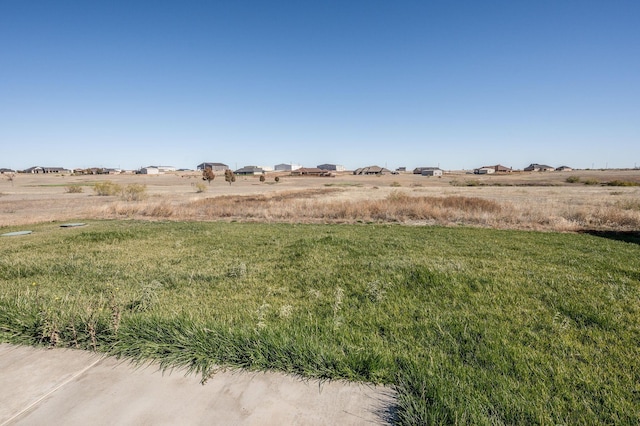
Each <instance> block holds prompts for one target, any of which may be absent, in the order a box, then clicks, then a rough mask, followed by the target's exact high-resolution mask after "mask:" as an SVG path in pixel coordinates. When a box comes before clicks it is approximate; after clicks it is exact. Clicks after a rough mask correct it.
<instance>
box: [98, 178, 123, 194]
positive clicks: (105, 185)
mask: <svg viewBox="0 0 640 426" xmlns="http://www.w3.org/2000/svg"><path fill="white" fill-rule="evenodd" d="M93 190H94V191H95V192H96V194H97V195H104V196H107V195H117V194H119V193H120V192H122V187H121V186H120V185H118V184H117V183H113V182H111V181H105V182H97V183H96V184H94V185H93Z"/></svg>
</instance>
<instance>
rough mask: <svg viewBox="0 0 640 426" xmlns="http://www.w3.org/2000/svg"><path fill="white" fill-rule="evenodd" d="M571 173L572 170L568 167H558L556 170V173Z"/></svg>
mask: <svg viewBox="0 0 640 426" xmlns="http://www.w3.org/2000/svg"><path fill="white" fill-rule="evenodd" d="M571 171H573V168H572V167H569V166H560V167H558V168H556V172H571Z"/></svg>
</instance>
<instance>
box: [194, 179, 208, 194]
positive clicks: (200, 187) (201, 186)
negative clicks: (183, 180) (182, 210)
mask: <svg viewBox="0 0 640 426" xmlns="http://www.w3.org/2000/svg"><path fill="white" fill-rule="evenodd" d="M195 187H196V192H197V193H198V194H200V193H202V192H205V191H206V190H207V185H205V184H204V183H202V182H198V183H196V184H195Z"/></svg>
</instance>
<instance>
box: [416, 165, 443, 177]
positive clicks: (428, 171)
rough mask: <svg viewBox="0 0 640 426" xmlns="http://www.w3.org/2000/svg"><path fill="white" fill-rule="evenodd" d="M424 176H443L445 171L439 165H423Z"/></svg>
mask: <svg viewBox="0 0 640 426" xmlns="http://www.w3.org/2000/svg"><path fill="white" fill-rule="evenodd" d="M420 174H421V175H422V176H442V174H443V171H442V170H441V169H440V168H438V167H423V168H422V172H421V173H420Z"/></svg>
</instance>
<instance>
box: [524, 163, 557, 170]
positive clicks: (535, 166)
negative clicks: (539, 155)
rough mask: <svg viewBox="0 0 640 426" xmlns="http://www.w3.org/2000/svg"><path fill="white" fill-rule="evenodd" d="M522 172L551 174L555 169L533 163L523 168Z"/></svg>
mask: <svg viewBox="0 0 640 426" xmlns="http://www.w3.org/2000/svg"><path fill="white" fill-rule="evenodd" d="M523 170H524V171H525V172H552V171H554V170H555V168H553V167H551V166H547V165H544V164H536V163H533V164H530V165H529V166H528V167H525V168H524V169H523Z"/></svg>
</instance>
